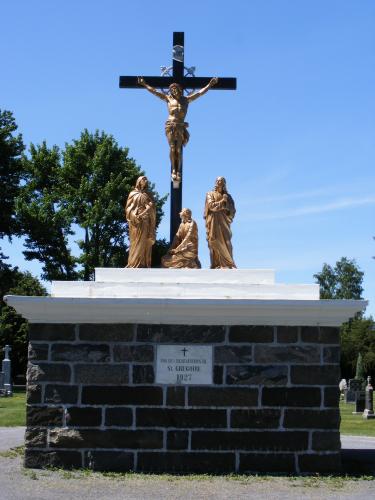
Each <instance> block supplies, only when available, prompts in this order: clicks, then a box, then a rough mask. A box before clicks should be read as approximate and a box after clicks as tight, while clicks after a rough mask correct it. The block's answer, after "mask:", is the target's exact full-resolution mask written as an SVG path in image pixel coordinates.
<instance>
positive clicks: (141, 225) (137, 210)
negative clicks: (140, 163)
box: [125, 175, 156, 267]
mask: <svg viewBox="0 0 375 500" xmlns="http://www.w3.org/2000/svg"><path fill="white" fill-rule="evenodd" d="M125 216H126V220H127V221H128V224H129V239H130V249H129V258H128V265H127V266H126V267H151V250H152V245H153V244H154V243H155V223H156V207H155V202H154V199H153V197H152V195H151V193H150V192H149V191H148V179H147V177H146V176H144V175H142V176H141V177H138V179H137V182H136V185H135V188H134V189H133V190H132V191H131V192H130V193H129V196H128V199H127V201H126V206H125Z"/></svg>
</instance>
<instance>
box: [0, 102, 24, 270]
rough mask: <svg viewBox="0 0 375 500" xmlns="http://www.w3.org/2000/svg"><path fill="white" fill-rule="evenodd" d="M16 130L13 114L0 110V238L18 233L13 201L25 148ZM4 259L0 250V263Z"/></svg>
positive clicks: (20, 177)
mask: <svg viewBox="0 0 375 500" xmlns="http://www.w3.org/2000/svg"><path fill="white" fill-rule="evenodd" d="M17 128H18V127H17V125H16V122H15V119H14V117H13V114H12V113H11V112H10V111H2V110H1V109H0V214H1V216H0V238H4V237H5V236H7V237H8V238H11V237H12V235H14V234H17V233H18V232H19V228H18V227H17V222H16V218H15V199H16V197H17V195H18V191H19V186H20V181H21V179H22V173H23V168H22V161H21V155H22V152H23V150H24V149H25V147H24V144H23V141H22V136H21V135H20V134H18V135H15V132H16V130H17ZM5 258H6V257H5V256H4V255H3V254H2V253H1V249H0V261H3V259H5ZM0 266H5V264H4V263H2V264H0Z"/></svg>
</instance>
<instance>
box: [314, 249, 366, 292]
mask: <svg viewBox="0 0 375 500" xmlns="http://www.w3.org/2000/svg"><path fill="white" fill-rule="evenodd" d="M314 278H315V279H316V281H317V283H318V284H319V286H320V298H321V299H360V298H362V297H361V296H362V292H363V287H362V282H363V272H362V271H361V270H360V269H359V268H358V266H357V264H356V262H355V260H350V259H347V258H346V257H342V258H341V259H340V260H339V261H337V262H336V264H335V266H334V267H331V266H330V265H328V264H323V268H322V270H321V272H320V273H317V274H314Z"/></svg>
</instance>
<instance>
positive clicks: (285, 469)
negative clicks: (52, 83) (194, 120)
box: [5, 33, 372, 474]
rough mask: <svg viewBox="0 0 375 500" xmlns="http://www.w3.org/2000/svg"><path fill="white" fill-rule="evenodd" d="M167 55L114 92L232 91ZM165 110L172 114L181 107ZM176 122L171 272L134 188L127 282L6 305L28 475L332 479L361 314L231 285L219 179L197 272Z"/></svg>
mask: <svg viewBox="0 0 375 500" xmlns="http://www.w3.org/2000/svg"><path fill="white" fill-rule="evenodd" d="M173 45H174V47H173V67H172V68H170V71H172V70H173V71H172V73H171V74H169V76H168V72H170V71H169V68H166V69H164V70H163V73H164V74H163V76H161V77H146V76H144V77H142V78H143V79H144V80H142V78H141V79H140V80H139V79H138V77H137V76H134V77H121V78H120V86H121V87H123V88H142V86H143V85H144V84H145V83H146V84H147V85H149V86H150V87H153V88H155V89H165V88H168V87H169V86H170V85H171V84H173V83H177V84H179V85H180V87H181V89H183V90H186V89H195V91H196V90H197V89H202V90H204V89H205V88H206V89H207V85H210V82H212V86H211V88H212V90H215V89H235V88H236V81H235V79H232V78H221V77H220V78H218V79H217V81H216V80H215V79H214V81H212V79H211V77H202V78H199V77H193V76H187V75H185V74H184V36H183V33H174V36H173ZM186 71H187V73H189V74H191V73H192V71H191V68H187V69H186ZM173 88H177V87H172V89H173ZM157 92H159V90H158V91H157ZM199 92H201V94H202V91H199V90H198V94H199ZM171 93H172V94H173V90H171ZM201 94H200V95H201ZM193 95H194V94H193ZM182 96H183V94H182V92H180V90H179V94H178V96H177V94H174V97H173V99H175V100H176V101H179V100H181V99H182ZM166 99H167V100H168V103H171V104H170V108H169V111H170V113H171V114H173V109H172V108H174V106H177V108H178V106H179V105H177V104H175V103H174V101H173V100H169V99H172V98H170V97H166ZM186 102H187V101H186ZM186 102H185V105H187V104H186ZM185 112H186V106H185V108H183V109H182V110H180V111H178V113H177V115H178V117H177V122H176V124H171V125H170V127H169V125H168V127H167V136H168V134H169V136H168V141H169V142H170V150H171V151H170V153H171V163H172V165H171V173H172V184H171V239H170V241H171V242H172V245H171V248H170V250H169V251H168V253H167V255H166V256H165V257H164V260H163V262H164V265H165V267H168V268H167V269H164V268H162V269H150V268H149V266H150V255H151V253H150V252H151V248H152V244H153V241H154V227H155V226H154V220H155V218H154V202H153V200H152V198H151V196H150V195H149V193H148V190H147V178H145V177H141V178H140V179H138V181H137V185H136V186H135V188H134V190H133V191H132V192H131V193H130V195H129V198H128V200H127V201H126V217H127V220H128V221H129V229H130V254H129V262H128V267H127V268H123V269H108V268H99V269H96V271H95V281H90V282H84V281H81V282H67V281H64V282H59V281H56V282H53V283H52V292H51V296H50V297H23V296H7V297H5V300H6V302H7V304H8V305H10V306H12V307H14V308H15V309H16V310H17V311H18V312H19V313H20V314H21V315H22V316H23V317H24V318H26V319H28V321H29V323H30V334H29V338H30V349H29V367H28V375H27V431H26V450H25V465H26V467H46V466H58V467H66V468H72V467H87V468H90V469H93V470H111V471H137V472H170V473H189V472H199V473H223V472H225V473H228V472H239V473H247V472H274V473H275V472H277V473H292V474H299V473H306V472H315V473H323V472H329V473H331V472H338V471H340V468H341V454H340V434H339V423H340V414H339V407H338V403H339V391H338V382H339V379H340V367H339V360H340V343H339V327H340V325H341V324H342V323H343V322H344V321H347V320H348V319H349V318H351V317H354V316H355V314H357V313H358V312H359V311H361V310H363V309H364V308H365V306H366V302H365V301H362V300H320V298H319V287H318V285H289V284H281V283H277V282H275V273H274V271H273V270H270V269H236V266H235V263H234V260H233V252H232V245H231V222H232V220H233V217H234V215H235V206H234V202H233V199H232V197H231V196H230V194H229V193H228V191H227V189H226V181H225V178H224V177H218V178H217V180H216V184H215V188H214V189H213V190H212V191H209V193H208V194H207V196H206V207H205V220H206V229H207V239H208V245H209V250H210V254H211V267H212V269H200V268H199V267H200V265H198V263H199V259H198V252H197V238H198V235H197V230H196V224H195V223H194V221H193V219H192V214H191V212H190V211H189V210H188V209H184V210H182V185H183V178H182V173H183V172H182V147H183V145H184V143H186V139H187V134H186V126H185V122H183V121H184V119H185V114H184V113H185ZM228 119H229V117H228ZM182 122H183V123H182ZM228 133H230V131H228ZM173 141H175V144H174V145H173V144H171V142H172V143H173ZM172 146H176V148H177V149H175V150H173V147H172ZM212 146H214V145H212ZM172 150H173V151H172ZM177 150H178V151H177ZM187 172H190V170H189V169H187ZM218 173H220V174H226V173H225V172H218ZM173 175H175V178H173ZM177 181H178V182H177ZM203 204H204V193H203V196H202V208H203ZM188 205H189V204H188V203H187V206H188ZM181 264H182V265H181ZM371 394H372V393H371Z"/></svg>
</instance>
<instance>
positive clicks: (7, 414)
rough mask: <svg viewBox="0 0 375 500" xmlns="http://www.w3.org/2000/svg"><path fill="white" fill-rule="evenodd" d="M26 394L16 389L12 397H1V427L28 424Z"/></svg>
mask: <svg viewBox="0 0 375 500" xmlns="http://www.w3.org/2000/svg"><path fill="white" fill-rule="evenodd" d="M25 405H26V394H25V391H23V390H20V391H18V390H16V391H15V392H14V393H13V396H12V397H7V398H0V427H18V426H23V425H26V413H25Z"/></svg>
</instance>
